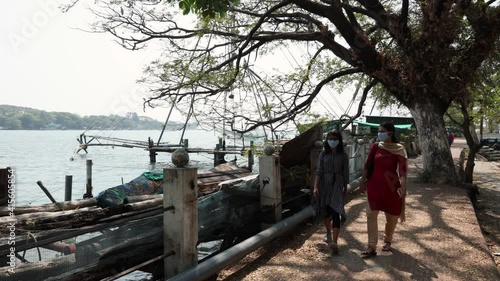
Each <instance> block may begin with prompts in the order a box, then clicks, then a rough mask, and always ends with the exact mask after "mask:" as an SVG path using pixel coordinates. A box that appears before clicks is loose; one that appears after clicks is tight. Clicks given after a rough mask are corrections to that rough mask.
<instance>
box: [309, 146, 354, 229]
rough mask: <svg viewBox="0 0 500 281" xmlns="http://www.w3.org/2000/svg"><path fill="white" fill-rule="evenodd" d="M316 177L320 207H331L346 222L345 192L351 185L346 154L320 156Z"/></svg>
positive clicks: (323, 153)
mask: <svg viewBox="0 0 500 281" xmlns="http://www.w3.org/2000/svg"><path fill="white" fill-rule="evenodd" d="M316 175H317V176H319V178H320V181H319V198H320V202H319V203H320V207H321V208H322V209H323V208H324V207H326V206H330V208H332V209H333V210H335V211H336V212H337V213H339V214H340V215H341V218H342V219H341V220H342V221H345V219H346V213H345V210H344V199H343V191H344V185H347V184H348V183H349V158H348V157H347V154H345V153H325V152H324V151H323V152H322V153H321V154H320V156H319V160H318V168H317V169H316Z"/></svg>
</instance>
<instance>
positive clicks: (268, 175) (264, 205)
mask: <svg viewBox="0 0 500 281" xmlns="http://www.w3.org/2000/svg"><path fill="white" fill-rule="evenodd" d="M266 151H267V152H270V150H269V149H268V150H266V148H264V152H266ZM273 153H274V149H272V152H271V153H266V154H267V155H265V156H261V157H259V184H260V207H261V209H262V210H269V209H271V208H274V212H264V213H266V214H271V215H270V217H267V218H264V219H263V221H264V222H265V223H272V224H274V223H276V222H278V221H280V220H281V212H282V208H281V173H280V158H279V157H278V156H272V154H273Z"/></svg>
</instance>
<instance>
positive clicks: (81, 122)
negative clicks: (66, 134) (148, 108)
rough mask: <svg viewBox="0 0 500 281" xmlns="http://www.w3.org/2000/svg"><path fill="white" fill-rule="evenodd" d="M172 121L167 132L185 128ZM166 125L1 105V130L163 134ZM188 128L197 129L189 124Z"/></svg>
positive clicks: (139, 118) (130, 115)
mask: <svg viewBox="0 0 500 281" xmlns="http://www.w3.org/2000/svg"><path fill="white" fill-rule="evenodd" d="M182 126H183V124H182V123H180V122H174V121H169V124H168V126H167V129H168V130H177V129H179V128H182ZM162 127H163V123H162V122H160V121H158V120H155V119H153V118H150V117H146V116H139V115H138V114H137V113H135V112H129V113H127V114H125V116H119V115H108V116H104V115H90V116H83V117H81V116H79V115H77V114H73V113H69V112H48V111H44V110H39V109H34V108H29V107H21V106H14V105H0V130H87V129H89V130H90V129H92V130H161V129H162ZM188 127H189V128H193V127H196V125H193V124H189V125H188Z"/></svg>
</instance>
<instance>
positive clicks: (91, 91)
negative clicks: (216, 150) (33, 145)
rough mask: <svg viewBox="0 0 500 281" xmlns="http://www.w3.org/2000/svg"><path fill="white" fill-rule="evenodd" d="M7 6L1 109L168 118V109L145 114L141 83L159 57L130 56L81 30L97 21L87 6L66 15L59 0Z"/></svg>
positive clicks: (0, 28) (0, 59) (106, 38)
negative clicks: (7, 106) (12, 107)
mask: <svg viewBox="0 0 500 281" xmlns="http://www.w3.org/2000/svg"><path fill="white" fill-rule="evenodd" d="M3 1H5V2H4V3H3V8H2V9H1V10H0V18H1V19H2V21H4V22H2V24H1V25H0V34H1V38H0V50H1V51H0V71H1V73H0V93H1V94H0V104H10V105H17V106H25V107H31V108H36V109H41V110H46V111H64V112H71V113H77V114H80V115H82V116H83V115H96V114H104V115H107V114H122V113H125V112H131V111H133V112H138V113H139V115H146V116H149V117H152V118H155V119H158V120H164V119H165V116H166V115H167V113H168V109H166V108H155V109H149V108H147V109H146V112H143V109H142V93H144V91H145V88H144V86H142V85H139V84H136V80H137V79H139V78H141V77H142V69H143V67H144V66H145V65H147V64H148V63H149V62H150V61H152V60H153V59H154V58H155V56H157V54H158V53H157V52H154V51H151V50H150V51H129V50H126V49H124V48H122V47H121V46H120V45H118V44H117V43H116V42H114V41H113V39H114V38H113V37H112V36H111V35H109V34H95V33H88V32H84V31H82V30H80V29H87V30H88V25H89V23H91V22H92V19H93V15H92V14H91V13H90V12H89V11H88V10H87V9H85V8H84V7H83V6H79V7H77V6H75V8H74V9H71V10H70V11H69V12H68V13H62V12H61V11H60V10H59V9H58V7H57V6H58V1H56V0H30V1H7V0H3ZM59 2H62V1H61V0H59Z"/></svg>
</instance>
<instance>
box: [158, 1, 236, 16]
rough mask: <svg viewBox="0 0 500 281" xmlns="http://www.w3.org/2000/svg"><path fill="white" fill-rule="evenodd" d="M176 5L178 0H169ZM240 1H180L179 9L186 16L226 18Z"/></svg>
mask: <svg viewBox="0 0 500 281" xmlns="http://www.w3.org/2000/svg"><path fill="white" fill-rule="evenodd" d="M168 2H170V3H175V2H177V0H168ZM238 2H239V1H238V0H180V1H179V8H180V9H181V10H182V12H183V13H184V15H187V14H189V13H194V14H198V15H200V16H202V17H203V18H215V17H217V16H220V17H224V16H225V15H226V13H227V11H228V10H229V8H230V7H231V6H233V5H236V4H238Z"/></svg>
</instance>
